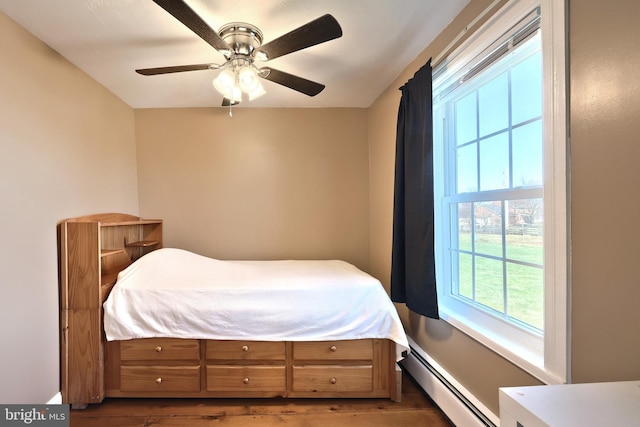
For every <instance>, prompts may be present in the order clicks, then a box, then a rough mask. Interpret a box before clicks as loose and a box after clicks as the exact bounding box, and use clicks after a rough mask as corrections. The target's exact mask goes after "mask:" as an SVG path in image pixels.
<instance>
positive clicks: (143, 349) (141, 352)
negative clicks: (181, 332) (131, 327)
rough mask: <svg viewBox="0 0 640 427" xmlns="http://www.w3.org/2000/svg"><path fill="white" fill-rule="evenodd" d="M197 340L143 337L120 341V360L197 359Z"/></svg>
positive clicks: (198, 357) (198, 352)
mask: <svg viewBox="0 0 640 427" xmlns="http://www.w3.org/2000/svg"><path fill="white" fill-rule="evenodd" d="M199 359H200V343H199V341H198V340H188V339H175V338H145V339H137V340H131V341H120V360H199Z"/></svg>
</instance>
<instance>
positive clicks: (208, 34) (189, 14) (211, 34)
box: [153, 0, 231, 56]
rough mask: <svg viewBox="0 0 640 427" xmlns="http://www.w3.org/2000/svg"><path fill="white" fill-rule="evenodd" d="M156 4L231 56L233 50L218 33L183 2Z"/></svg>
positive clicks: (169, 0)
mask: <svg viewBox="0 0 640 427" xmlns="http://www.w3.org/2000/svg"><path fill="white" fill-rule="evenodd" d="M153 1H154V3H155V4H157V5H158V6H160V7H161V8H163V9H164V10H166V11H167V12H169V14H171V15H172V16H173V17H174V18H176V19H177V20H178V21H180V22H182V23H183V24H184V25H185V26H186V27H187V28H189V29H190V30H191V31H193V32H194V33H196V34H197V35H198V36H200V38H201V39H202V40H204V41H206V42H207V43H209V44H210V45H211V46H213V47H214V48H216V49H217V50H219V51H221V53H222V54H223V55H225V56H226V55H229V54H230V53H231V48H230V47H229V45H228V44H227V43H226V42H225V41H224V40H222V38H221V37H220V36H219V35H218V33H217V32H215V31H214V30H213V28H211V27H210V26H209V25H207V23H206V22H204V21H203V20H202V18H200V17H199V16H198V14H197V13H195V12H194V11H193V10H192V9H191V8H190V7H189V6H188V5H187V4H186V3H184V2H183V1H181V0H153Z"/></svg>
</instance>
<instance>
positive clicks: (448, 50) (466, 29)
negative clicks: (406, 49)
mask: <svg viewBox="0 0 640 427" xmlns="http://www.w3.org/2000/svg"><path fill="white" fill-rule="evenodd" d="M501 1H502V0H494V1H493V3H491V4H490V5H489V6H488V7H487V8H486V9H485V10H483V11H482V13H480V15H478V16H476V18H475V19H474V20H473V21H471V22H470V23H469V24H468V25H467V26H466V27H464V29H463V30H462V31H460V34H458V35H457V36H456V38H454V39H453V40H452V41H451V43H449V44H448V45H447V47H445V48H444V50H443V51H442V52H440V54H439V55H438V56H436V57H435V58H434V59H433V61H432V62H431V66H432V67H433V68H435V67H436V66H438V64H440V62H442V60H443V59H445V58H446V57H447V55H449V54H450V53H451V51H452V50H453V47H454V46H456V44H457V43H458V42H459V41H460V39H462V38H463V37H464V36H465V35H466V34H467V33H468V32H469V30H471V28H473V26H474V25H476V24H477V23H478V21H480V20H481V19H482V18H484V17H485V16H486V15H487V14H488V13H489V12H490V11H491V10H493V8H494V7H496V5H497V4H498V3H500V2H501Z"/></svg>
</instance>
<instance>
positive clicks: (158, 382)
mask: <svg viewBox="0 0 640 427" xmlns="http://www.w3.org/2000/svg"><path fill="white" fill-rule="evenodd" d="M156 384H158V385H160V384H162V378H160V377H158V378H156Z"/></svg>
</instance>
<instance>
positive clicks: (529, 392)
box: [500, 381, 640, 427]
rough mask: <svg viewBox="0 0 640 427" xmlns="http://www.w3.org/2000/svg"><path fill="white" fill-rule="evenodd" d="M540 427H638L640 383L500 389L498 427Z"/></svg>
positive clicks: (626, 382) (625, 382)
mask: <svg viewBox="0 0 640 427" xmlns="http://www.w3.org/2000/svg"><path fill="white" fill-rule="evenodd" d="M542 426H545V427H588V426H598V427H602V426H604V427H637V426H640V381H622V382H607V383H587V384H563V385H542V386H528V387H502V388H500V427H542Z"/></svg>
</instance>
